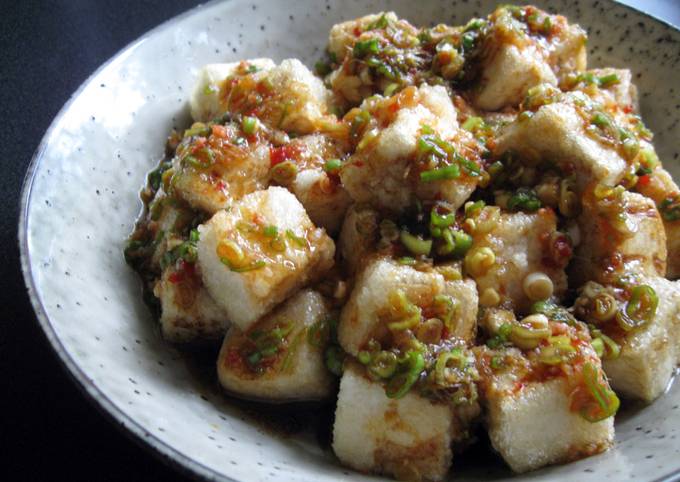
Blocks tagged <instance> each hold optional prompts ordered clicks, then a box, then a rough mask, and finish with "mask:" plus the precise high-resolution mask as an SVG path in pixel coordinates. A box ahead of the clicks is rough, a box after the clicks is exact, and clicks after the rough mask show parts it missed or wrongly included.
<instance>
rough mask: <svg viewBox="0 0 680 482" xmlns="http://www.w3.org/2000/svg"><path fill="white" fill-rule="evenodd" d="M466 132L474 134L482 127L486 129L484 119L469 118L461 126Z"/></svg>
mask: <svg viewBox="0 0 680 482" xmlns="http://www.w3.org/2000/svg"><path fill="white" fill-rule="evenodd" d="M461 127H462V128H463V129H465V130H466V131H470V132H474V131H475V130H476V129H478V128H480V127H484V119H482V118H481V117H468V118H467V119H466V120H465V122H463V125H462V126H461Z"/></svg>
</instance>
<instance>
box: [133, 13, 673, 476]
mask: <svg viewBox="0 0 680 482" xmlns="http://www.w3.org/2000/svg"><path fill="white" fill-rule="evenodd" d="M586 44H587V35H586V33H585V31H584V30H583V29H582V28H581V27H580V26H578V25H576V24H570V23H569V22H568V20H567V19H566V18H565V17H564V16H561V15H553V14H549V13H547V12H545V11H543V10H540V9H538V8H536V7H533V6H508V5H506V6H501V7H498V8H496V10H494V11H493V12H492V13H491V14H490V15H488V16H487V17H481V18H472V19H470V20H469V21H467V22H466V23H465V24H463V25H461V26H449V25H445V24H438V25H436V26H434V27H425V28H422V27H420V28H419V27H415V26H413V25H412V24H411V23H409V22H408V21H407V20H406V19H400V18H398V17H397V15H396V14H395V13H394V12H380V13H377V14H369V15H366V16H363V17H360V18H357V19H354V20H347V21H344V22H342V23H338V24H336V25H334V26H333V27H332V28H331V29H330V34H329V43H328V47H327V58H326V59H325V60H324V61H321V62H319V63H318V64H317V65H316V71H317V74H318V76H316V77H315V76H314V75H313V73H312V72H311V71H310V70H309V69H307V68H306V67H305V66H304V65H303V64H302V63H301V62H300V61H299V60H297V59H286V60H283V61H282V62H281V63H279V64H278V65H277V64H276V63H275V62H274V61H272V60H271V59H268V58H258V59H254V60H248V59H246V60H242V61H239V62H234V63H229V64H211V65H207V66H205V67H203V69H202V70H201V71H200V73H199V76H198V80H197V81H196V85H195V86H194V88H193V94H192V97H191V100H190V105H191V116H192V119H193V121H194V122H193V124H192V125H191V126H190V127H189V128H187V129H186V130H184V131H183V132H182V133H180V132H177V131H173V132H172V134H171V135H170V137H169V139H168V143H167V153H168V154H167V156H166V158H165V159H163V160H162V161H161V163H160V165H159V166H158V167H157V168H156V169H155V170H153V171H152V172H151V173H150V174H149V176H148V184H147V186H146V187H145V189H144V191H143V192H142V198H143V200H144V202H145V209H144V213H143V214H142V217H141V219H140V220H139V222H138V225H137V228H136V230H135V232H134V233H133V234H132V236H131V237H130V241H129V243H128V246H127V247H126V250H125V257H126V259H127V261H128V263H129V264H131V265H132V266H133V267H135V268H136V269H137V270H138V271H139V272H140V274H141V275H142V277H143V279H144V280H145V281H146V283H147V285H146V286H147V289H148V290H149V291H150V292H152V293H153V296H154V297H155V299H156V300H155V304H156V305H157V306H158V307H159V308H160V326H161V331H162V333H163V335H164V336H165V338H166V339H168V340H170V341H175V342H192V343H195V342H201V341H210V340H213V339H215V338H218V339H219V338H224V341H223V344H222V348H221V350H220V353H219V356H218V358H217V375H218V378H219V381H220V384H221V385H222V386H223V387H224V388H225V390H226V391H228V392H230V393H231V394H233V395H236V396H239V397H244V398H251V399H252V398H254V399H260V400H268V401H271V402H278V403H281V402H286V401H300V400H319V399H327V398H337V409H336V412H335V421H334V425H333V440H332V447H333V450H334V452H335V454H336V455H337V457H338V458H339V459H340V461H341V462H342V463H344V464H345V465H347V466H349V467H352V468H355V469H357V470H361V471H364V472H374V473H379V474H387V475H392V476H394V477H396V478H398V479H404V480H442V479H443V478H444V477H445V476H446V474H447V472H448V471H449V469H450V467H451V461H452V459H453V455H452V450H453V451H454V452H456V453H461V454H462V455H461V456H463V457H464V448H465V447H466V446H469V445H471V444H472V443H474V441H475V438H476V436H475V433H476V430H477V425H478V424H480V423H483V425H484V426H485V428H486V430H487V431H488V436H489V439H490V441H491V445H492V446H493V448H494V449H495V450H496V451H497V452H498V453H499V454H500V456H501V457H502V458H503V459H504V460H505V462H506V463H507V464H508V465H509V466H510V467H511V468H512V469H513V470H514V471H515V472H518V473H522V472H526V471H530V470H535V469H538V468H541V467H543V466H545V465H550V464H555V463H563V462H570V461H573V460H578V459H580V458H583V457H587V456H590V455H593V454H597V453H600V452H602V451H605V450H607V449H608V448H610V447H611V446H612V444H613V441H614V424H613V419H614V415H615V414H616V413H617V411H618V409H619V406H620V400H619V398H618V396H617V392H618V393H619V394H621V395H624V396H626V397H628V398H631V399H634V400H641V401H643V402H647V403H649V402H652V401H653V400H655V399H656V398H657V397H659V396H660V395H661V394H662V393H663V391H664V390H665V388H666V387H667V385H668V384H669V382H670V380H671V378H672V375H673V373H674V370H675V367H676V366H677V365H678V364H679V363H680V359H679V356H680V353H678V349H680V284H678V283H676V282H673V281H670V280H669V279H668V278H666V276H667V275H668V277H669V278H675V277H678V275H680V258H678V257H677V256H675V255H674V253H676V250H675V249H674V248H675V246H676V245H677V244H678V243H679V242H680V224H679V223H678V221H680V189H679V188H678V187H677V185H676V184H675V183H674V181H673V180H672V178H671V175H670V174H669V173H668V172H667V171H666V170H665V169H664V168H663V166H662V164H661V162H660V160H659V157H658V156H657V154H656V151H655V150H654V146H653V144H652V138H653V134H652V132H651V131H650V130H649V129H648V128H647V127H646V126H645V124H644V122H643V120H642V119H641V117H640V114H639V106H638V98H637V88H636V87H635V84H634V83H633V81H632V75H631V72H630V70H627V69H615V68H608V67H606V68H599V69H588V67H587V52H586ZM669 254H670V255H669ZM334 377H339V378H340V382H339V393H338V392H337V387H336V383H335V380H334Z"/></svg>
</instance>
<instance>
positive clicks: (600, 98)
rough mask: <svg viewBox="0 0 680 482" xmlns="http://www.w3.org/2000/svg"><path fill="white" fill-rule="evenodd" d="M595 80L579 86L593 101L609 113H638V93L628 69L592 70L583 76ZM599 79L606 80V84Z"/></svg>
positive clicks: (608, 68)
mask: <svg viewBox="0 0 680 482" xmlns="http://www.w3.org/2000/svg"><path fill="white" fill-rule="evenodd" d="M583 75H585V76H588V77H591V78H593V79H597V80H595V81H594V82H593V83H590V82H587V83H584V84H579V88H580V90H583V91H584V92H586V94H588V96H590V97H591V98H592V99H593V100H595V101H597V102H599V103H600V104H601V105H602V106H604V108H605V110H606V111H608V112H613V111H617V110H619V109H620V110H622V111H624V112H626V113H630V112H638V111H639V110H640V108H639V104H638V91H637V87H636V86H635V84H634V83H633V75H632V73H631V71H630V70H628V69H614V68H611V67H607V68H604V69H592V70H588V71H587V72H585V74H583ZM577 79H578V78H577ZM599 79H605V81H604V83H602V81H600V80H599Z"/></svg>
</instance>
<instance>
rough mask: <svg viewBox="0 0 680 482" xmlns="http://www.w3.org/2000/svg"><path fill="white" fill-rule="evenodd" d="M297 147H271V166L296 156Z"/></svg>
mask: <svg viewBox="0 0 680 482" xmlns="http://www.w3.org/2000/svg"><path fill="white" fill-rule="evenodd" d="M295 151H296V150H295V148H294V147H293V146H291V145H287V146H281V147H272V148H270V149H269V160H270V162H271V167H274V166H276V165H277V164H281V163H282V162H284V161H287V160H289V159H294V158H295V154H296V152H295Z"/></svg>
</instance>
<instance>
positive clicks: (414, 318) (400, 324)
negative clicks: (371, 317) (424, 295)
mask: <svg viewBox="0 0 680 482" xmlns="http://www.w3.org/2000/svg"><path fill="white" fill-rule="evenodd" d="M390 303H391V304H392V307H393V309H394V311H396V313H397V316H398V321H391V322H389V323H388V324H387V327H388V328H389V329H390V330H391V331H404V330H408V329H410V328H414V327H415V326H416V325H418V323H420V321H421V318H422V310H421V309H420V307H418V306H416V305H415V304H414V303H411V302H410V301H409V299H408V298H407V297H406V295H405V294H404V292H403V291H402V290H397V291H395V292H393V293H391V294H390Z"/></svg>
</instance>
